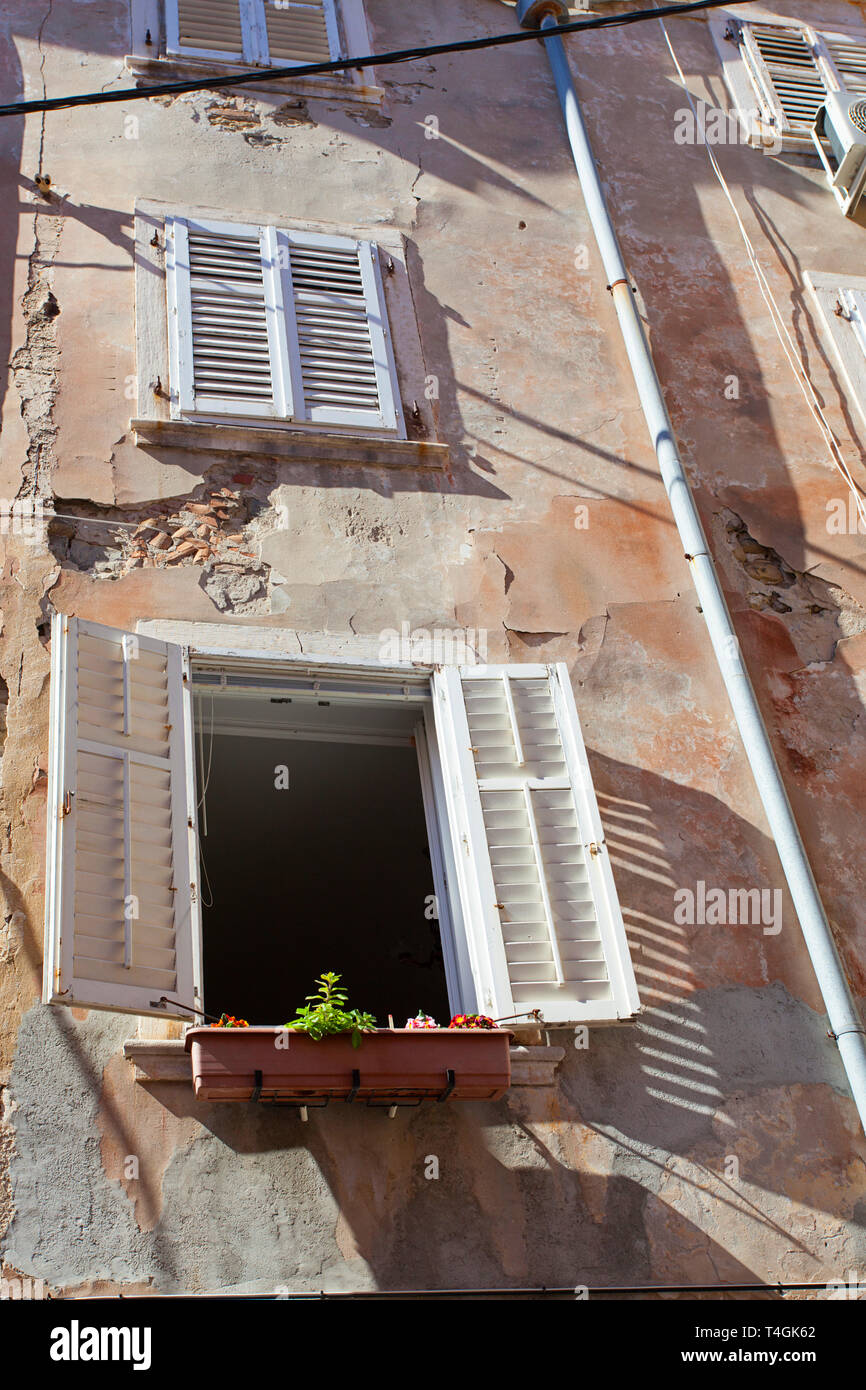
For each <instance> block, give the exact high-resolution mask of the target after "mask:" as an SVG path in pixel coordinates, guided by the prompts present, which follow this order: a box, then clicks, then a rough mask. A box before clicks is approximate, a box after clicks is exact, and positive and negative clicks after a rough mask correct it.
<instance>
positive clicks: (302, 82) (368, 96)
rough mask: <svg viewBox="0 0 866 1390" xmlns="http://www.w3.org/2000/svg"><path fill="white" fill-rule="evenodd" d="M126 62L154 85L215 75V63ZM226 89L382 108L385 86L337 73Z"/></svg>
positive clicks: (227, 68) (224, 69)
mask: <svg viewBox="0 0 866 1390" xmlns="http://www.w3.org/2000/svg"><path fill="white" fill-rule="evenodd" d="M124 62H125V64H126V67H127V70H128V71H129V72H131V73H132V75H133V77H147V78H150V79H151V80H152V81H153V82H154V83H157V82H174V81H177V82H194V81H195V80H196V78H197V77H204V76H207V77H208V78H211V77H213V76H214V73H215V68H214V65H213V64H212V63H206V62H202V63H197V62H195V61H194V60H193V59H191V58H144V57H141V56H140V55H138V54H135V53H130V54H127V56H126V58H125V59H124ZM250 71H251V69H250V67H249V64H243V63H224V64H221V65H220V68H219V72H220V73H225V75H226V77H233V76H234V75H235V74H236V73H243V72H250ZM211 90H218V89H216V88H214V89H211ZM226 90H227V91H233V92H236V93H241V92H242V93H243V94H244V95H247V96H250V95H255V93H256V92H277V93H279V94H280V95H281V96H287V95H293V96H302V97H321V98H324V99H331V100H332V101H350V102H353V103H359V104H360V105H362V106H380V105H381V103H382V99H383V97H384V95H385V90H384V88H383V87H377V86H376V85H375V84H373V83H371V82H365V81H363V80H361V81H357V80H353V78H352V77H351V76H339V75H337V74H334V76H333V77H328V76H327V75H325V74H323V75H322V76H321V77H275V78H273V79H272V80H271V81H264V82H252V83H250V85H249V87H234V88H226Z"/></svg>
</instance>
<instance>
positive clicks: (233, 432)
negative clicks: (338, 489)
mask: <svg viewBox="0 0 866 1390" xmlns="http://www.w3.org/2000/svg"><path fill="white" fill-rule="evenodd" d="M129 423H130V428H131V429H132V430H133V431H134V434H135V442H136V444H137V445H138V446H139V447H140V448H156V449H182V450H184V451H185V452H192V453H207V454H215V453H216V454H219V453H222V454H239V455H242V456H244V457H246V458H252V459H255V458H261V459H269V460H271V459H272V460H274V461H276V462H283V463H286V462H288V463H314V464H343V463H347V464H352V465H354V466H355V467H359V468H421V469H427V470H429V469H432V470H435V471H436V472H440V473H441V472H442V471H443V470H444V469H445V468H446V467H447V465H448V458H449V450H448V445H447V444H435V443H430V442H429V441H428V440H426V439H378V438H372V437H370V436H363V435H342V434H325V433H321V434H320V433H317V432H315V431H313V430H288V429H269V428H268V427H261V426H257V425H211V424H204V423H202V424H198V423H196V422H194V421H191V420H130V422H129Z"/></svg>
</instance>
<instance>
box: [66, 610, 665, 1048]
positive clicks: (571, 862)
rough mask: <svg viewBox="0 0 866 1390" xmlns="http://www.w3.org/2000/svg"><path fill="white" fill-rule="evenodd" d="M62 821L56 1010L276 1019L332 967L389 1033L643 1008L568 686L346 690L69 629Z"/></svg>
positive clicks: (335, 677)
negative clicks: (451, 1019) (399, 1028)
mask: <svg viewBox="0 0 866 1390" xmlns="http://www.w3.org/2000/svg"><path fill="white" fill-rule="evenodd" d="M49 812H50V822H49V837H48V839H49V845H48V892H47V905H46V958H45V985H44V997H45V1000H46V1002H51V1003H63V1004H75V1005H79V1006H84V1007H94V1008H106V1009H119V1010H127V1011H129V1012H133V1013H137V1014H147V1013H154V1014H161V1015H163V1016H165V1015H169V1016H176V1017H184V1018H187V1019H188V1018H189V1014H188V1013H187V1012H186V1010H183V1009H180V1008H178V1007H176V1006H177V1005H179V1004H185V1005H188V1006H191V1007H193V1008H202V1007H205V1008H213V1007H215V1008H217V1009H219V1010H222V1009H223V1008H224V1007H226V1008H228V1009H229V1010H230V1011H231V1012H236V1013H244V1015H245V1016H246V1017H249V1018H251V1021H255V1022H270V1023H274V1022H282V1021H284V1017H285V1016H287V1010H288V1009H290V1008H291V1006H292V1005H293V1004H294V1003H295V1002H297V1000H298V999H299V997H301V996H303V995H304V994H305V993H307V992H308V989H307V987H308V986H309V983H310V981H311V978H312V976H313V975H315V974H318V973H319V972H320V971H321V970H325V969H336V970H338V971H340V972H341V973H343V974H344V976H345V978H346V981H347V983H348V984H349V986H350V988H351V990H352V993H353V996H354V997H356V998H357V1000H358V1002H359V1003H360V1004H361V1006H363V1007H373V1004H375V1010H378V1011H379V1012H378V1016H379V1018H380V1022H384V1019H385V1017H386V1016H387V1014H388V1013H392V1014H393V1015H394V1017H395V1021H397V1022H402V1019H400V1017H399V1015H400V1013H401V1012H402V1010H403V1009H405V1010H406V1013H407V1015H408V1014H410V1013H414V1012H415V1011H416V1010H417V1008H419V1007H422V1008H425V1009H427V1010H428V1011H431V1012H432V1009H431V1003H432V1004H433V1007H435V1008H438V1009H439V1010H440V1011H441V1013H442V1014H443V1015H444V1014H445V1013H447V1011H448V1010H449V1009H450V1010H451V1011H452V1012H460V1011H478V1012H483V1013H486V1014H490V1015H493V1016H495V1017H499V1018H504V1017H507V1016H511V1015H515V1014H520V1013H523V1012H528V1011H529V1010H531V1009H540V1010H541V1012H542V1015H543V1017H544V1019H545V1021H546V1022H547V1023H548V1024H550V1025H552V1026H556V1025H560V1024H570V1023H580V1022H584V1021H591V1020H613V1019H617V1018H627V1017H630V1016H631V1015H633V1014H634V1013H635V1012H636V1011H637V1009H638V1007H639V1001H638V996H637V990H636V986H635V980H634V974H633V970H632V966H631V962H630V959H629V953H628V947H627V943H626V938H625V932H624V929H623V923H622V917H621V913H620V909H619V904H618V901H617V897H616V892H615V888H614V883H613V877H612V874H611V869H610V863H609V859H608V853H607V849H606V846H605V843H604V836H603V831H602V827H601V822H600V819H599V814H598V807H597V804H596V799H595V794H594V791H593V788H592V781H591V778H590V774H589V767H588V763H587V760H586V752H585V749H584V745H583V741H582V738H581V734H580V726H579V722H578V718H577V712H576V710H575V707H574V699H573V695H572V691H571V685H570V682H569V679H568V673H567V670H566V668H565V667H564V666H562V665H557V666H542V665H517V666H483V667H482V666H479V667H471V666H470V667H444V668H435V669H432V670H431V671H430V672H428V673H419V671H418V669H417V667H410V668H406V669H402V668H401V669H395V670H392V671H389V670H388V669H387V668H375V667H371V668H370V669H369V670H363V671H361V672H358V670H356V671H355V673H354V674H352V675H350V674H348V673H346V672H344V671H341V670H339V669H334V668H330V667H321V668H319V667H317V668H315V669H309V668H308V669H304V668H303V667H298V666H297V665H296V664H295V663H292V662H290V661H286V662H281V663H274V662H273V661H267V662H256V661H253V660H252V659H249V658H245V659H243V660H241V659H240V658H238V659H236V660H229V659H227V658H219V659H217V658H216V657H206V656H204V655H201V656H199V657H196V656H195V655H193V656H192V657H190V655H189V654H188V653H187V652H186V651H185V650H184V649H182V648H180V647H179V646H177V645H175V644H172V643H165V642H160V641H157V640H156V639H155V638H150V637H147V638H146V637H136V636H134V635H132V634H124V633H121V632H118V631H116V630H115V629H111V628H104V627H100V626H97V625H96V624H93V623H89V622H84V621H83V620H79V619H75V618H67V617H58V618H56V619H55V622H54V627H53V635H52V715H51V761H50V774H49ZM202 902H204V910H203V913H202ZM431 908H432V910H431ZM347 962H348V964H347ZM211 995H213V999H212V998H211ZM248 999H249V1000H250V1001H251V1003H247V1000H248ZM375 1010H374V1011H375ZM259 1011H261V1013H262V1014H263V1015H268V1014H273V1013H276V1017H273V1016H271V1017H267V1016H265V1017H256V1015H257V1013H258V1012H259Z"/></svg>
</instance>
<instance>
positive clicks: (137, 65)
mask: <svg viewBox="0 0 866 1390" xmlns="http://www.w3.org/2000/svg"><path fill="white" fill-rule="evenodd" d="M329 3H330V4H331V5H333V7H334V19H333V20H332V21H331V22H332V24H333V25H334V26H335V30H336V41H337V43H338V44H339V48H340V50H341V51H343V50H344V51H345V55H347V56H351V55H352V54H355V53H357V54H365V53H369V52H370V51H371V49H372V44H371V41H370V34H369V30H368V27H367V18H366V11H365V0H329ZM131 31H132V34H131V38H132V42H131V52H130V53H129V54H127V56H126V60H125V61H126V66H127V68H128V69H129V70H130V72H132V73H133V74H134V75H135V76H139V77H149V78H151V79H160V80H163V81H165V80H168V79H169V78H170V77H172V76H176V77H179V78H182V77H195V76H196V74H197V73H199V72H201V71H203V70H204V69H208V70H212V69H213V65H214V63H218V64H219V67H220V69H221V70H223V71H225V72H226V73H227V74H229V73H231V74H235V73H242V72H244V71H246V70H249V68H250V67H251V66H252V64H251V63H250V62H247V61H245V60H243V59H227V58H226V55H225V54H224V53H216V52H213V53H212V55H211V56H202V57H196V56H195V55H194V54H193V53H190V52H189V51H186V52H183V53H179V54H169V53H167V52H166V45H167V17H166V10H165V0H131ZM148 35H149V36H150V42H149V43H148V41H147V40H148ZM282 66H289V65H288V64H284V65H282ZM263 71H267V69H266V68H265V69H263ZM246 90H248V91H249V93H250V94H254V93H255V92H257V91H262V92H264V91H271V92H282V93H285V92H286V91H297V92H298V93H300V94H302V95H308V96H311V97H316V96H322V97H331V98H332V97H339V99H340V100H349V101H352V102H361V103H363V104H365V105H379V104H380V103H381V101H382V100H383V98H384V95H385V92H384V88H382V87H381V86H379V85H378V83H377V81H376V77H375V73H374V71H373V69H372V68H369V67H367V68H360V69H355V68H353V69H351V70H347V71H344V72H336V73H322V74H320V75H319V76H309V77H284V78H274V79H273V80H272V81H270V82H269V81H267V80H266V79H265V80H262V81H257V82H256V83H255V84H254V86H252V87H250V88H248V89H246Z"/></svg>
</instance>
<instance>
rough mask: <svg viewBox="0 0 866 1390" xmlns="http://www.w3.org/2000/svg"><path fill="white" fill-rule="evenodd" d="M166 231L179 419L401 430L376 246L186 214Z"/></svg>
mask: <svg viewBox="0 0 866 1390" xmlns="http://www.w3.org/2000/svg"><path fill="white" fill-rule="evenodd" d="M165 232H166V291H167V301H168V325H169V349H170V354H169V376H170V384H171V409H172V416H173V418H175V419H184V418H188V417H190V416H196V417H199V416H220V417H223V418H224V417H225V416H234V417H237V418H242V419H255V420H261V419H268V420H282V421H287V422H289V421H291V422H293V423H295V424H300V425H304V426H310V427H314V426H317V425H324V426H329V427H331V428H333V427H337V428H344V429H352V430H357V429H362V430H364V429H372V430H377V431H389V432H393V433H398V434H402V433H403V432H404V431H403V418H402V412H401V410H400V404H399V396H398V391H397V386H396V378H395V371H394V360H393V354H392V350H391V343H390V335H389V332H388V323H387V316H386V311H385V301H384V296H383V291H382V283H381V279H380V275H379V264H378V251H377V248H376V247H375V246H374V245H373V244H372V243H371V242H368V241H359V240H356V239H354V238H353V237H342V236H326V235H323V234H321V233H316V232H309V231H298V230H293V229H292V228H283V227H273V226H259V225H251V224H246V223H233V222H209V221H208V222H205V221H198V220H193V219H189V218H182V217H169V218H167V219H166V229H165Z"/></svg>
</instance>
